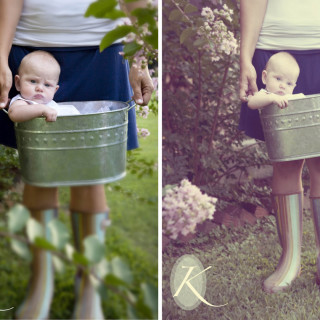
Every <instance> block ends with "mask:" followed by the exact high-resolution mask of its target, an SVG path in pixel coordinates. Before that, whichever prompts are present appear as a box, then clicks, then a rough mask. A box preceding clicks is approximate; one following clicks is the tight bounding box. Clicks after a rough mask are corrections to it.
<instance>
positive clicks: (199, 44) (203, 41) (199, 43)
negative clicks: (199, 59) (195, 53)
mask: <svg viewBox="0 0 320 320" xmlns="http://www.w3.org/2000/svg"><path fill="white" fill-rule="evenodd" d="M205 44H207V40H206V39H203V38H199V39H197V40H196V41H195V42H194V45H195V46H196V47H202V46H204V45H205Z"/></svg>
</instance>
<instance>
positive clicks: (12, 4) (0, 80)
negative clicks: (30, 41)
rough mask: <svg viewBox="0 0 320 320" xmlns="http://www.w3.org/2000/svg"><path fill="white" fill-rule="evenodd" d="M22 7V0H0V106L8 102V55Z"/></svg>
mask: <svg viewBox="0 0 320 320" xmlns="http://www.w3.org/2000/svg"><path fill="white" fill-rule="evenodd" d="M22 7H23V0H0V108H1V109H3V108H4V107H5V106H6V105H7V102H8V94H9V90H10V89H11V86H12V73H11V71H10V69H9V66H8V56H9V52H10V49H11V45H12V40H13V37H14V34H15V31H16V27H17V24H18V22H19V19H20V14H21V11H22Z"/></svg>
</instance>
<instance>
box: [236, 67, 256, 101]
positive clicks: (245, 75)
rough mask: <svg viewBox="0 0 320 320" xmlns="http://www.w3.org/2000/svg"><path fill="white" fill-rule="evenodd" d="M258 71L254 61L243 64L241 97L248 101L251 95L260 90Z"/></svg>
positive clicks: (241, 70) (242, 99)
mask: <svg viewBox="0 0 320 320" xmlns="http://www.w3.org/2000/svg"><path fill="white" fill-rule="evenodd" d="M256 81H257V72H256V69H255V68H254V66H253V65H252V63H251V62H250V63H245V64H242V65H241V67H240V99H241V101H244V102H246V101H248V98H247V97H248V96H249V95H252V96H253V95H254V93H255V92H257V91H258V87H257V82H256Z"/></svg>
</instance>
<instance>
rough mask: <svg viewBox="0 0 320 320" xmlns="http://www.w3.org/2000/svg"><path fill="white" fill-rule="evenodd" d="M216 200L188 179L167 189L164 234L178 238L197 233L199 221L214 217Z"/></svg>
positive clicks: (163, 209) (163, 208) (163, 206)
mask: <svg viewBox="0 0 320 320" xmlns="http://www.w3.org/2000/svg"><path fill="white" fill-rule="evenodd" d="M216 201H217V199H216V198H212V197H210V196H208V195H207V194H204V193H202V192H201V191H200V189H199V188H198V187H197V186H195V185H193V184H191V183H190V182H189V181H188V180H187V179H184V180H182V181H181V182H180V184H179V185H177V186H174V187H172V188H169V189H167V190H166V193H165V196H164V197H163V202H162V216H163V226H162V230H163V234H164V235H166V236H168V237H170V238H171V239H176V238H177V237H178V236H179V235H183V236H185V235H187V234H189V233H195V230H196V226H197V225H198V224H199V223H201V222H203V221H205V220H207V219H212V218H213V214H214V211H215V204H216Z"/></svg>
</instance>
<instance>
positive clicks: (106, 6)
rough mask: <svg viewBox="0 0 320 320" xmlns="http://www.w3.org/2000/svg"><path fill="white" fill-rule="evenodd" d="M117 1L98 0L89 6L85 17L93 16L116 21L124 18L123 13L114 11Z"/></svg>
mask: <svg viewBox="0 0 320 320" xmlns="http://www.w3.org/2000/svg"><path fill="white" fill-rule="evenodd" d="M117 5H118V1H116V0H107V1H106V0H98V1H96V2H93V3H91V4H90V5H89V7H88V9H87V11H86V13H85V14H84V16H85V17H90V16H94V17H96V18H106V19H112V20H116V19H118V18H122V17H126V14H125V13H124V12H123V11H120V10H118V9H116V7H117Z"/></svg>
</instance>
